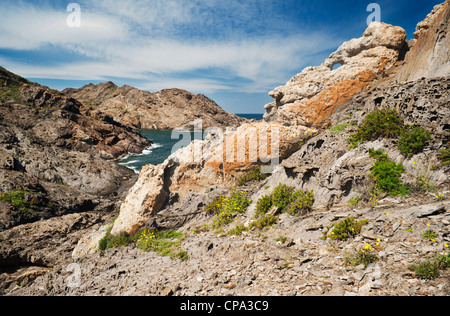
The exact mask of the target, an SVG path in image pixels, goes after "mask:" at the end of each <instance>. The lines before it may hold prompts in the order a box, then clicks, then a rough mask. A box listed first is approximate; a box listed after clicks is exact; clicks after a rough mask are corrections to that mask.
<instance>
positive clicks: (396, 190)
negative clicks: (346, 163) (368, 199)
mask: <svg viewBox="0 0 450 316" xmlns="http://www.w3.org/2000/svg"><path fill="white" fill-rule="evenodd" d="M369 154H370V156H371V157H372V158H376V159H378V160H377V162H376V163H375V165H374V166H373V167H372V169H371V172H370V177H371V178H372V180H373V181H374V182H375V184H376V186H375V190H376V191H378V190H379V191H382V192H385V193H387V194H389V195H390V196H399V195H400V196H406V195H408V194H409V193H410V192H411V189H410V188H409V187H408V186H406V185H403V184H402V181H401V178H400V177H401V175H402V174H403V173H404V172H405V168H404V167H403V165H402V164H396V163H395V162H394V161H393V160H392V159H391V158H389V157H388V156H387V154H383V153H382V152H381V151H379V150H376V151H375V150H373V149H371V150H370V152H369Z"/></svg>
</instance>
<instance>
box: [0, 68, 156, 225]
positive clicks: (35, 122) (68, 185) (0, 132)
mask: <svg viewBox="0 0 450 316" xmlns="http://www.w3.org/2000/svg"><path fill="white" fill-rule="evenodd" d="M150 145H151V142H150V141H149V140H147V139H145V138H144V137H142V136H141V135H139V134H137V133H135V132H133V131H132V130H131V129H129V128H127V127H124V126H122V125H121V124H119V123H117V122H115V121H114V120H113V119H112V118H111V117H110V116H108V115H105V114H103V113H100V112H96V113H93V112H92V109H90V108H88V107H85V106H83V105H82V104H81V103H80V102H78V101H77V100H75V99H73V98H70V97H67V96H65V95H62V94H61V93H59V92H57V91H55V90H51V89H49V88H46V87H43V86H40V85H38V84H34V83H31V82H29V81H27V80H25V79H23V78H21V77H19V76H16V75H14V74H12V73H10V72H8V71H7V70H5V69H4V68H1V67H0V196H1V198H0V231H2V230H6V229H10V228H12V227H15V226H17V225H20V224H25V223H31V222H35V221H39V220H41V219H48V218H52V217H58V216H61V215H64V214H69V213H80V212H87V211H93V210H101V209H103V210H111V209H114V203H115V201H112V200H109V198H106V199H104V198H103V197H108V196H110V195H111V194H113V195H116V194H117V191H118V190H119V188H120V186H121V185H122V184H123V183H124V182H125V181H124V179H129V178H131V177H133V176H134V175H133V172H132V171H130V170H128V169H127V168H124V167H121V166H118V165H117V164H116V163H115V160H116V159H118V158H120V157H121V156H124V155H126V154H128V153H129V152H134V153H140V152H142V151H143V150H144V149H145V148H148V147H149V146H150Z"/></svg>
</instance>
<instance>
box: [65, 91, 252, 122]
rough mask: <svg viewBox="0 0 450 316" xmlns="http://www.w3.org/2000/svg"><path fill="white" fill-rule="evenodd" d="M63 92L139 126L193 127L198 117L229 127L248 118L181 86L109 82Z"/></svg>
mask: <svg viewBox="0 0 450 316" xmlns="http://www.w3.org/2000/svg"><path fill="white" fill-rule="evenodd" d="M63 92H64V93H65V94H67V95H70V96H72V97H74V98H76V99H78V100H81V101H82V102H84V103H85V104H88V105H90V106H93V107H94V108H95V109H96V110H97V111H101V112H103V113H106V114H108V115H110V116H111V117H113V118H114V119H115V120H116V121H117V122H120V123H122V124H124V125H126V126H131V127H133V128H136V129H147V130H173V129H175V128H179V127H187V128H189V129H193V127H194V121H195V120H197V119H201V120H202V123H203V128H209V127H220V128H226V127H229V126H238V125H240V124H241V123H243V122H245V121H246V120H245V119H243V118H240V117H238V116H236V115H234V114H231V113H227V112H225V111H224V110H223V109H222V108H221V107H219V106H218V105H217V103H215V102H214V101H213V100H211V99H209V98H207V97H206V96H204V95H200V94H198V95H195V94H192V93H190V92H188V91H185V90H181V89H166V90H162V91H160V92H155V93H151V92H148V91H143V90H139V89H136V88H133V87H130V86H123V87H118V86H116V85H115V84H114V83H112V82H107V83H102V84H99V85H93V84H90V85H87V86H84V87H82V88H80V89H66V90H64V91H63Z"/></svg>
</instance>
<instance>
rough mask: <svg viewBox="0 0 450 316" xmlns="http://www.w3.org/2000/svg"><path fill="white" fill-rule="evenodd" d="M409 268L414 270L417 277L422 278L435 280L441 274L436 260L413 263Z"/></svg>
mask: <svg viewBox="0 0 450 316" xmlns="http://www.w3.org/2000/svg"><path fill="white" fill-rule="evenodd" d="M409 269H410V270H412V271H414V274H415V275H416V277H417V278H419V279H422V280H434V279H436V278H437V277H439V275H440V272H439V267H438V265H437V264H436V262H433V261H426V262H421V263H419V264H415V265H411V266H410V267H409Z"/></svg>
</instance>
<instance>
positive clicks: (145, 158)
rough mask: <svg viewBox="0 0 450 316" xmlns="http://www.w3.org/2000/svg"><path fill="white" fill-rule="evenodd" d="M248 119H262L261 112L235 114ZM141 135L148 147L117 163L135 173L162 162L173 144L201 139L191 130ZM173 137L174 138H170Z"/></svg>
mask: <svg viewBox="0 0 450 316" xmlns="http://www.w3.org/2000/svg"><path fill="white" fill-rule="evenodd" d="M236 115H238V116H241V117H245V118H248V119H256V120H262V118H263V114H236ZM140 132H141V134H142V136H144V137H147V138H148V139H150V140H151V141H152V142H153V145H152V146H151V147H150V148H147V149H146V150H144V151H143V152H142V154H140V155H135V154H130V155H128V156H127V157H125V158H124V159H122V160H121V161H120V162H119V164H120V165H123V166H126V167H128V168H130V169H133V170H134V171H135V172H136V173H139V171H140V170H141V169H142V167H143V166H145V165H148V164H152V165H158V164H160V163H163V162H164V161H165V160H166V159H167V158H168V157H169V156H170V155H171V154H172V150H173V149H174V147H175V146H177V148H180V147H181V146H187V145H189V144H190V143H191V141H193V140H194V139H201V138H202V135H196V134H195V133H191V132H179V133H172V131H140ZM200 134H201V133H200ZM172 138H174V139H172Z"/></svg>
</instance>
